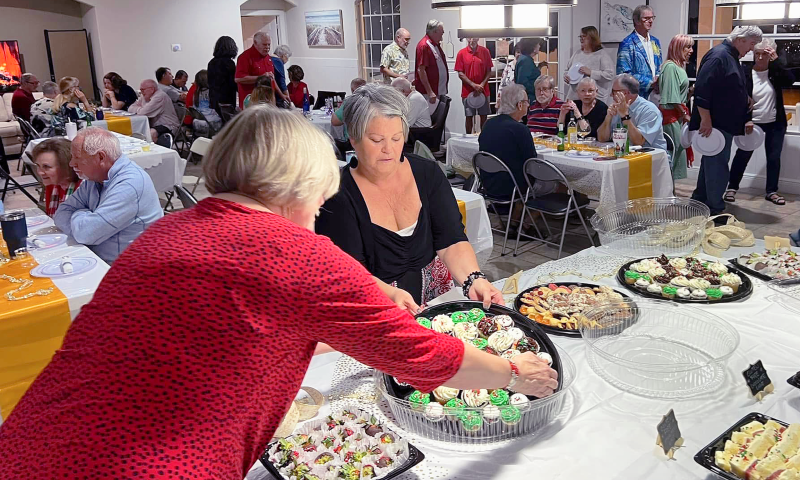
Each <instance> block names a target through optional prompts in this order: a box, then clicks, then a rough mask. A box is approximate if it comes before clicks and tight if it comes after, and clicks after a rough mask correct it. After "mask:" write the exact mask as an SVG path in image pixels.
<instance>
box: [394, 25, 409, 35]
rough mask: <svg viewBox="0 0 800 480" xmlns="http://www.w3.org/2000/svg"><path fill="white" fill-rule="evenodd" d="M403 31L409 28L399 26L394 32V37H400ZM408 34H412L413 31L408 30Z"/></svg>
mask: <svg viewBox="0 0 800 480" xmlns="http://www.w3.org/2000/svg"><path fill="white" fill-rule="evenodd" d="M403 32H408V30H406V29H405V28H403V27H400V28H398V29H397V31H396V32H394V38H398V37H400V36H401V35H402V34H403ZM408 34H409V35H411V32H408Z"/></svg>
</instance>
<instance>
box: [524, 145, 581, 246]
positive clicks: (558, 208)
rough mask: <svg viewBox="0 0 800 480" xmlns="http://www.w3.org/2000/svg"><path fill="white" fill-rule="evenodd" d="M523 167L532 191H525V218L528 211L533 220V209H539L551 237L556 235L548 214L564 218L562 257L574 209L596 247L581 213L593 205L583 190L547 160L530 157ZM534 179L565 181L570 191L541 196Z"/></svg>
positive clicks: (551, 243) (563, 182)
mask: <svg viewBox="0 0 800 480" xmlns="http://www.w3.org/2000/svg"><path fill="white" fill-rule="evenodd" d="M522 170H523V172H525V182H526V183H527V184H528V192H527V193H526V194H525V201H524V202H523V210H522V218H525V214H527V215H528V216H529V218H530V219H531V221H533V215H531V212H530V210H534V211H536V212H539V213H540V214H541V215H542V220H544V225H545V227H547V234H548V238H552V236H553V234H552V232H551V231H550V225H549V224H548V223H547V218H545V215H550V216H553V217H557V218H561V217H564V225H563V226H562V227H561V241H560V242H559V243H558V244H557V245H558V258H561V251H562V250H563V249H564V238H565V237H566V234H567V224H568V223H569V216H570V214H571V213H573V212H574V213H576V214H577V215H578V218H579V219H580V221H581V225H583V229H584V230H585V231H586V235H587V236H588V237H589V241H590V242H592V246H594V238H592V234H591V233H590V232H589V227H587V226H586V222H585V221H584V219H583V214H582V213H581V210H583V209H584V208H586V207H588V206H589V197H587V196H586V195H583V194H582V193H576V192H575V191H574V190H573V189H572V186H571V185H570V184H569V180H567V177H565V176H564V173H563V172H562V171H561V170H560V169H559V168H558V167H556V166H555V165H553V164H552V163H550V162H548V161H547V160H542V159H539V158H529V159H528V160H526V161H525V165H523V167H522ZM531 178H533V179H534V180H535V181H539V182H558V183H561V184H563V185H564V186H565V187H566V188H567V193H548V194H546V195H542V196H539V197H537V196H536V195H535V190H534V188H533V187H534V182H531ZM537 231H538V229H537ZM541 241H542V242H543V243H546V244H548V245H552V246H556V243H555V242H551V241H548V240H544V239H541ZM517 245H519V232H517ZM516 255H517V249H516V248H515V249H514V256H516Z"/></svg>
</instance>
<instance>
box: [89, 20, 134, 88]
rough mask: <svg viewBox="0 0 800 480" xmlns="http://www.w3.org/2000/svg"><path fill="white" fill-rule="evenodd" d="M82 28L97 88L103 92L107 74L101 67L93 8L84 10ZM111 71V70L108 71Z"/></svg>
mask: <svg viewBox="0 0 800 480" xmlns="http://www.w3.org/2000/svg"><path fill="white" fill-rule="evenodd" d="M84 10H85V11H84V14H83V28H85V29H86V32H87V34H88V35H89V43H90V44H91V46H92V57H93V60H94V73H95V76H96V78H97V87H98V88H99V89H100V90H101V92H102V90H103V76H104V75H105V74H106V73H107V70H105V68H104V65H103V43H102V42H101V41H100V27H99V25H98V24H97V11H96V10H95V9H94V7H88V8H85V9H84ZM108 71H111V70H108ZM133 87H134V88H136V86H135V85H133Z"/></svg>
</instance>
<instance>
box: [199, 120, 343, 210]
mask: <svg viewBox="0 0 800 480" xmlns="http://www.w3.org/2000/svg"><path fill="white" fill-rule="evenodd" d="M203 172H204V174H205V178H206V188H207V189H208V191H209V192H211V193H212V194H217V193H225V192H241V193H244V194H245V195H251V196H254V197H257V198H259V199H261V200H263V201H265V202H269V203H275V204H277V205H290V204H293V203H307V202H310V201H313V200H315V199H316V198H318V197H319V196H320V195H322V196H323V197H324V198H326V199H328V198H330V197H332V196H333V194H335V193H336V191H337V190H338V189H339V166H338V165H337V163H336V155H335V154H334V150H333V144H332V143H331V141H330V139H329V138H328V137H327V136H326V135H325V134H324V133H323V132H322V130H320V129H319V128H317V127H315V126H314V124H312V123H311V122H309V121H308V120H306V119H305V118H303V117H302V116H300V115H298V114H296V113H293V112H291V111H288V110H281V109H278V108H275V107H273V106H270V105H257V106H254V107H250V108H247V109H245V110H244V111H242V112H241V113H239V114H238V115H236V116H235V117H233V119H232V120H231V121H230V122H228V124H227V125H226V126H225V128H223V129H222V131H221V132H220V133H218V134H217V136H215V137H214V143H212V144H211V148H210V149H209V151H208V153H207V154H206V157H205V158H204V159H203Z"/></svg>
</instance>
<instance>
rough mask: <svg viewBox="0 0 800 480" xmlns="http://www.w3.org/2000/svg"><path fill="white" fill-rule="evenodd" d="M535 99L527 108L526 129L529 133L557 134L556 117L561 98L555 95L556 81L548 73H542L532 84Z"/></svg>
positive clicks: (561, 103)
mask: <svg viewBox="0 0 800 480" xmlns="http://www.w3.org/2000/svg"><path fill="white" fill-rule="evenodd" d="M533 86H534V88H535V90H536V101H535V102H533V103H531V107H530V109H528V129H530V131H531V133H545V134H547V135H557V134H558V117H559V115H560V114H561V106H562V105H564V101H563V100H559V98H558V97H557V96H556V81H555V79H554V78H553V77H551V76H550V75H542V76H541V77H539V78H537V79H536V82H534V84H533Z"/></svg>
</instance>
